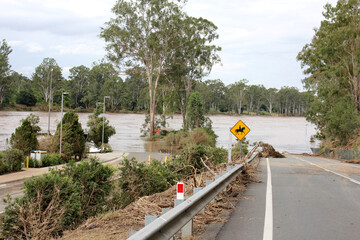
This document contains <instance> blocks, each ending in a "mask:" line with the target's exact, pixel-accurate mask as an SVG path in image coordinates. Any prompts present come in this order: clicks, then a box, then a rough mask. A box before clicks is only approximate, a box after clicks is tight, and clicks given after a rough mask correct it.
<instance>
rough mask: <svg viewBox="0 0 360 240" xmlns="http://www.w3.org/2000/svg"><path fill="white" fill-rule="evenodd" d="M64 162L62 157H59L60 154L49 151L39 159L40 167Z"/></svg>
mask: <svg viewBox="0 0 360 240" xmlns="http://www.w3.org/2000/svg"><path fill="white" fill-rule="evenodd" d="M63 163H66V162H65V160H64V159H62V158H61V156H60V154H57V153H51V154H47V155H46V156H45V157H44V158H43V159H42V161H41V167H49V166H56V165H59V164H63Z"/></svg>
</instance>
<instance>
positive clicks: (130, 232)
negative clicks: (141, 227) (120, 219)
mask: <svg viewBox="0 0 360 240" xmlns="http://www.w3.org/2000/svg"><path fill="white" fill-rule="evenodd" d="M135 233H137V231H134V230H129V237H131V236H132V235H134V234H135Z"/></svg>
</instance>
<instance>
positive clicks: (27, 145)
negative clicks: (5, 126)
mask: <svg viewBox="0 0 360 240" xmlns="http://www.w3.org/2000/svg"><path fill="white" fill-rule="evenodd" d="M39 121H40V120H39V117H38V116H36V115H34V114H32V113H31V114H30V115H29V116H28V117H26V118H25V119H23V120H22V124H21V126H20V127H18V128H16V129H15V133H13V134H12V135H11V138H10V144H11V146H12V147H13V148H17V149H20V150H22V151H23V153H24V154H29V153H30V151H32V150H35V149H36V148H37V147H38V146H39V142H38V140H37V138H36V136H37V133H38V132H39V131H40V127H39V126H38V125H37V124H38V123H39Z"/></svg>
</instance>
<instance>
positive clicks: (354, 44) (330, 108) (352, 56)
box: [297, 0, 360, 144]
mask: <svg viewBox="0 0 360 240" xmlns="http://www.w3.org/2000/svg"><path fill="white" fill-rule="evenodd" d="M359 7H360V2H359V1H358V0H339V1H338V2H337V4H336V5H335V6H332V5H331V4H326V5H325V11H324V13H323V16H324V18H325V19H324V20H323V21H322V22H321V25H320V27H319V28H318V29H315V34H314V37H313V39H312V41H311V43H309V44H306V45H305V46H304V48H303V49H302V51H301V52H300V53H299V54H298V57H297V58H298V60H299V61H300V62H301V66H302V67H303V68H304V73H305V74H307V77H306V78H305V79H304V81H303V82H304V84H305V87H306V88H307V89H309V90H310V91H312V92H313V93H314V94H315V97H314V98H312V104H311V108H310V110H309V111H308V115H307V116H308V119H309V120H310V121H312V122H314V123H315V124H316V125H317V127H318V129H319V131H320V132H319V133H320V135H321V136H323V137H325V138H327V139H329V140H330V141H332V140H336V141H338V142H339V144H345V143H346V142H347V140H348V139H349V138H350V137H351V136H352V135H353V132H354V129H356V128H358V127H359V123H360V122H359V111H360V102H359V101H360V11H359Z"/></svg>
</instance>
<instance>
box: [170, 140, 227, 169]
mask: <svg viewBox="0 0 360 240" xmlns="http://www.w3.org/2000/svg"><path fill="white" fill-rule="evenodd" d="M226 155H227V151H226V150H225V149H222V148H216V147H207V146H204V145H199V144H188V145H186V146H185V147H184V148H183V149H181V150H180V151H179V152H178V153H177V154H176V155H174V156H173V162H174V165H175V166H177V168H178V169H181V173H182V174H183V175H189V174H191V173H193V172H198V171H199V170H201V169H203V168H204V167H205V166H204V164H203V162H206V161H209V162H210V163H212V164H214V165H216V164H220V163H223V162H226V161H227V160H226Z"/></svg>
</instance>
